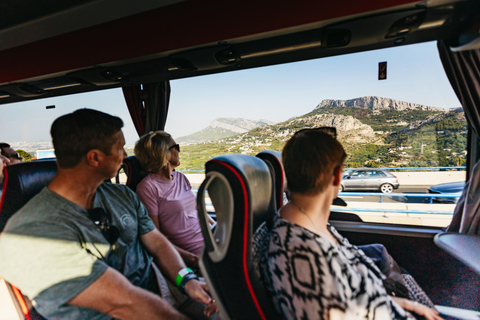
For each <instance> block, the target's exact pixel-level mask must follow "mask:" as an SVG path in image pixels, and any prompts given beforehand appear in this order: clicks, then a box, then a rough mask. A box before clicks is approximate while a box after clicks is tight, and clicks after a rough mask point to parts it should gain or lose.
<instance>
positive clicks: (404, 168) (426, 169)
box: [178, 166, 467, 174]
mask: <svg viewBox="0 0 480 320" xmlns="http://www.w3.org/2000/svg"><path fill="white" fill-rule="evenodd" d="M356 169H372V170H375V169H385V170H390V171H394V172H395V171H413V172H416V171H441V170H456V171H465V170H466V169H467V167H466V166H458V167H398V168H343V171H350V170H356ZM178 171H179V172H182V173H185V174H188V173H205V170H178Z"/></svg>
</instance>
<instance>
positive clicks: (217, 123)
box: [176, 118, 274, 145]
mask: <svg viewBox="0 0 480 320" xmlns="http://www.w3.org/2000/svg"><path fill="white" fill-rule="evenodd" d="M272 124H274V122H272V121H269V120H264V119H260V120H249V119H244V118H217V119H215V120H213V121H212V123H210V125H209V126H208V127H206V128H205V129H202V130H200V131H198V132H195V133H192V134H191V135H188V136H184V137H180V138H178V139H176V142H177V143H181V144H184V145H185V144H192V143H200V142H206V141H210V140H217V139H221V138H226V137H231V136H234V135H237V134H239V133H244V132H248V131H250V130H252V129H254V128H256V127H260V126H266V125H272Z"/></svg>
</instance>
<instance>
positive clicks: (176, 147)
mask: <svg viewBox="0 0 480 320" xmlns="http://www.w3.org/2000/svg"><path fill="white" fill-rule="evenodd" d="M171 149H177V151H178V152H180V145H179V144H178V143H177V144H175V145H173V146H171V147H170V148H168V150H171Z"/></svg>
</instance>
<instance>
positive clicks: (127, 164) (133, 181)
mask: <svg viewBox="0 0 480 320" xmlns="http://www.w3.org/2000/svg"><path fill="white" fill-rule="evenodd" d="M122 168H123V170H125V174H126V175H127V183H126V185H127V187H129V188H130V189H132V190H133V191H136V190H137V185H138V184H139V183H140V181H142V180H143V178H145V177H146V176H147V175H148V172H147V171H145V169H143V167H142V165H141V164H140V161H138V159H137V157H135V156H129V157H127V158H125V159H123V165H122Z"/></svg>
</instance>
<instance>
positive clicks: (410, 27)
mask: <svg viewBox="0 0 480 320" xmlns="http://www.w3.org/2000/svg"><path fill="white" fill-rule="evenodd" d="M424 19H425V11H422V12H418V13H415V14H412V15H409V16H407V17H404V18H402V19H400V20H397V21H396V22H395V23H394V24H392V26H391V27H390V29H388V32H387V34H386V35H385V39H391V38H397V37H400V36H403V35H405V34H407V33H410V32H412V31H415V30H417V29H418V27H420V25H421V24H422V22H423V20H424Z"/></svg>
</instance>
